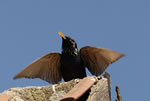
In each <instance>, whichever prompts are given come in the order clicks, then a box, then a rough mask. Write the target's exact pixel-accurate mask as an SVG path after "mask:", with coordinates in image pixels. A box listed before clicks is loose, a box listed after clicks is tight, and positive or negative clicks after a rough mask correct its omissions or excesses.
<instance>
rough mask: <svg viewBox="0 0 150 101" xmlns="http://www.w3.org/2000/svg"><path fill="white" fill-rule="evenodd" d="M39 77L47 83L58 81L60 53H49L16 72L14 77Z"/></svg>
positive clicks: (59, 75) (59, 76)
mask: <svg viewBox="0 0 150 101" xmlns="http://www.w3.org/2000/svg"><path fill="white" fill-rule="evenodd" d="M23 77H24V78H40V79H42V80H45V81H47V82H49V83H58V82H59V81H60V80H61V78H62V77H61V71H60V54H59V53H49V54H47V55H45V56H43V57H41V58H39V59H37V60H35V61H34V62H33V63H32V64H30V65H29V66H27V67H26V68H25V69H24V70H22V71H21V72H20V73H18V74H17V75H16V76H15V77H14V79H18V78H23Z"/></svg>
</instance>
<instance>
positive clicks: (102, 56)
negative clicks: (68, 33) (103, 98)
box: [80, 46, 124, 76]
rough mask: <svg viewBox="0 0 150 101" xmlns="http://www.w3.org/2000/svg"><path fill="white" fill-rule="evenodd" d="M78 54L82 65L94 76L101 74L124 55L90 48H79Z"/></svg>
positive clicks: (103, 49)
mask: <svg viewBox="0 0 150 101" xmlns="http://www.w3.org/2000/svg"><path fill="white" fill-rule="evenodd" d="M80 54H81V58H82V60H83V62H84V65H85V66H86V67H87V68H88V70H89V71H90V72H91V73H92V74H93V75H96V76H98V75H100V74H102V73H103V72H104V71H105V69H106V68H107V67H108V66H109V64H112V63H113V62H115V61H117V60H118V59H120V58H121V57H123V56H124V54H121V53H119V52H115V51H112V50H109V49H105V48H97V47H90V46H86V47H83V48H81V49H80Z"/></svg>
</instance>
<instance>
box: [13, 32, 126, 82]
mask: <svg viewBox="0 0 150 101" xmlns="http://www.w3.org/2000/svg"><path fill="white" fill-rule="evenodd" d="M59 35H60V36H61V37H62V53H61V54H60V53H57V52H55V53H49V54H47V55H45V56H43V57H41V58H39V59H37V60H35V61H34V62H33V63H32V64H30V65H29V66H27V67H26V68H25V69H24V70H23V71H21V72H20V73H18V74H17V75H16V76H15V77H14V79H18V78H22V77H25V78H40V79H42V80H45V81H47V82H49V83H58V82H59V81H60V80H61V79H62V78H63V79H64V81H69V80H72V79H75V78H81V79H82V78H84V77H86V72H85V67H87V68H88V70H89V71H90V72H91V73H92V74H93V75H96V76H98V75H100V74H102V73H103V72H104V71H105V69H106V68H107V67H108V66H109V64H112V63H113V62H115V61H116V60H118V59H119V58H121V57H123V56H124V54H121V53H119V52H115V51H112V50H109V49H105V48H97V47H91V46H85V47H83V48H81V49H80V51H79V50H78V48H77V44H76V42H75V41H74V40H73V39H72V38H70V37H68V36H64V35H63V34H62V33H61V32H59Z"/></svg>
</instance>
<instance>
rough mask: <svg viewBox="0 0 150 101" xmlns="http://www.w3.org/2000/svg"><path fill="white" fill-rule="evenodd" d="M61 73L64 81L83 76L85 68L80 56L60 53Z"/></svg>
mask: <svg viewBox="0 0 150 101" xmlns="http://www.w3.org/2000/svg"><path fill="white" fill-rule="evenodd" d="M61 73H62V76H63V78H64V80H65V81H69V80H72V79H75V78H83V77H85V76H86V73H85V68H84V65H83V62H82V60H81V58H80V54H78V55H76V56H72V55H67V54H62V56H61Z"/></svg>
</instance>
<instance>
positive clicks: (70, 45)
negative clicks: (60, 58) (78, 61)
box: [59, 32, 78, 55]
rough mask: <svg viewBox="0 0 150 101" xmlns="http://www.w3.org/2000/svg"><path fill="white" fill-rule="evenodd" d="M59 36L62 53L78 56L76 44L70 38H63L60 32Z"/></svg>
mask: <svg viewBox="0 0 150 101" xmlns="http://www.w3.org/2000/svg"><path fill="white" fill-rule="evenodd" d="M59 35H60V36H61V38H62V52H65V53H70V54H73V55H76V54H78V49H77V44H76V42H75V41H74V40H73V39H72V38H70V37H68V36H65V35H64V34H63V33H61V32H59Z"/></svg>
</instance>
